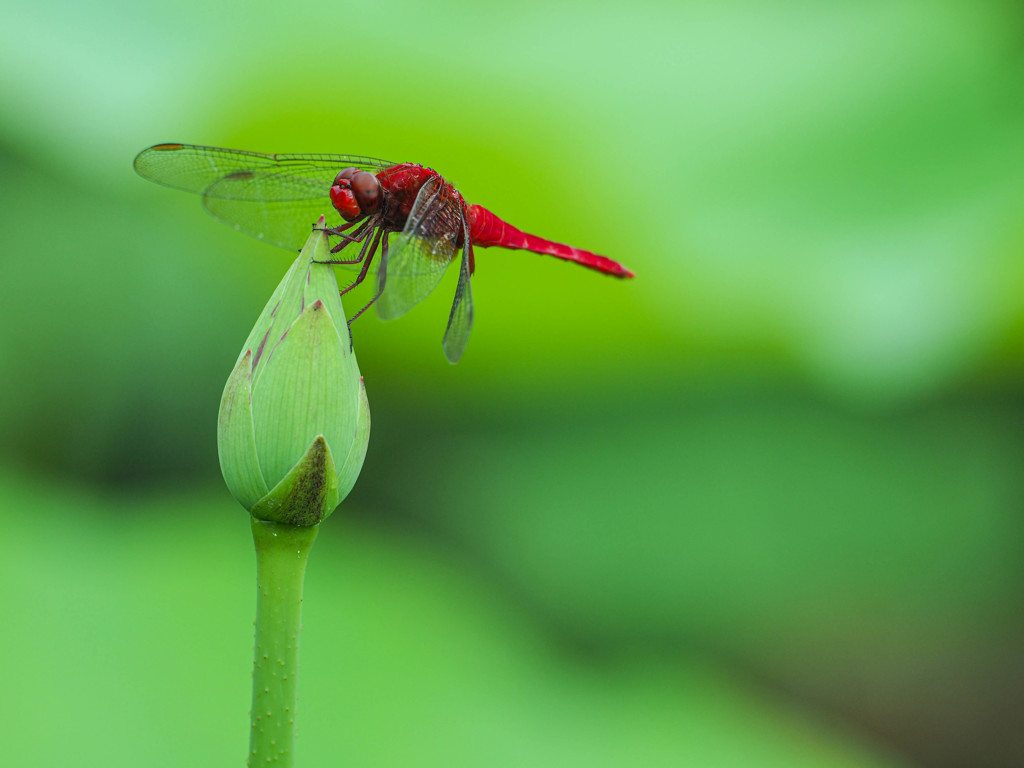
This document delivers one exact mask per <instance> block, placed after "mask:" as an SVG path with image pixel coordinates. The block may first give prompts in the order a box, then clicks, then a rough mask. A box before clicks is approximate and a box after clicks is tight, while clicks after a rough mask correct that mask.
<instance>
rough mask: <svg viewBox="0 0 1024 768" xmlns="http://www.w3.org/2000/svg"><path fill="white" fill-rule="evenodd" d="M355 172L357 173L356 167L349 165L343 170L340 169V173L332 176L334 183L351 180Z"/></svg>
mask: <svg viewBox="0 0 1024 768" xmlns="http://www.w3.org/2000/svg"><path fill="white" fill-rule="evenodd" d="M357 173H359V169H358V168H353V167H351V166H349V167H348V168H345V169H344V170H342V172H341V173H339V174H338V175H337V176H335V177H334V183H335V184H337V183H339V182H342V181H352V177H353V176H355V175H356V174H357Z"/></svg>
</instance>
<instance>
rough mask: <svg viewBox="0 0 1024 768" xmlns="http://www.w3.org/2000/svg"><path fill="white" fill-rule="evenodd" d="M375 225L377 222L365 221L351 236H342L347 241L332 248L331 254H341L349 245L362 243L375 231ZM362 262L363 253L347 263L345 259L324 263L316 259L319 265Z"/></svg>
mask: <svg viewBox="0 0 1024 768" xmlns="http://www.w3.org/2000/svg"><path fill="white" fill-rule="evenodd" d="M375 224H376V221H375V220H374V219H367V220H366V221H364V222H363V223H362V224H361V225H360V226H359V229H357V230H356V231H355V232H353V233H352V234H351V235H342V237H343V238H345V239H344V240H342V241H341V242H340V243H338V244H337V245H336V246H334V247H333V248H331V253H332V254H333V253H339V252H340V251H341V250H343V249H344V248H345V246H347V245H348V244H349V243H358V242H360V241H361V240H362V239H363V238H364V237H366V234H367V233H368V232H370V231H371V230H372V229H373V227H374V225H375ZM325 231H327V232H328V233H330V230H325ZM363 250H364V251H365V250H366V249H365V248H364V249H363ZM362 260H363V254H362V253H360V255H359V257H358V258H355V259H350V260H347V261H346V260H343V259H324V260H322V261H320V260H315V259H314V261H316V263H317V264H358V263H359V262H360V261H362Z"/></svg>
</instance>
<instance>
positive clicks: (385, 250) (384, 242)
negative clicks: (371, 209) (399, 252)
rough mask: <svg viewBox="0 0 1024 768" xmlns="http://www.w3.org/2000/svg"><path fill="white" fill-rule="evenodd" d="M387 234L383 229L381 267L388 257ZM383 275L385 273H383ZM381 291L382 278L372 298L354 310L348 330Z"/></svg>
mask: <svg viewBox="0 0 1024 768" xmlns="http://www.w3.org/2000/svg"><path fill="white" fill-rule="evenodd" d="M388 234H390V232H389V230H384V238H383V240H382V241H381V248H380V261H381V265H382V266H381V268H382V269H384V268H385V267H384V265H386V264H387V259H388V237H387V236H388ZM385 275H386V273H385ZM382 293H384V281H383V280H382V281H381V283H380V288H378V289H377V295H376V296H374V297H373V298H372V299H370V300H369V301H368V302H367V303H366V306H365V307H363V308H362V309H360V310H359V311H358V312H356V313H355V314H354V315H352V317H350V318H349V320H348V324H349V327H350V331H351V325H352V323H354V322H355V321H356V318H357V317H359V316H360V315H361V314H363V312H365V311H366V310H368V309H369V308H370V307H372V306H373V302H375V301H376V300H377V299H379V298H380V295H381V294H382ZM349 338H351V332H350V333H349Z"/></svg>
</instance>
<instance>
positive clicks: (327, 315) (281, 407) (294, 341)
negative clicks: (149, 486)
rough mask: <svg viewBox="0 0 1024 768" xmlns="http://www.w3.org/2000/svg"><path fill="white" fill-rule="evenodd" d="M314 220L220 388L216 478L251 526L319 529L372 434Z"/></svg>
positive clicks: (324, 243)
mask: <svg viewBox="0 0 1024 768" xmlns="http://www.w3.org/2000/svg"><path fill="white" fill-rule="evenodd" d="M323 226H324V219H323V218H322V217H321V219H320V221H319V223H318V227H320V228H321V229H314V230H313V232H312V234H311V235H310V236H309V239H308V240H307V241H306V245H305V246H304V247H303V249H302V251H301V253H300V254H299V257H298V258H297V259H296V260H295V263H294V264H292V267H291V269H290V270H288V274H286V275H285V276H284V279H282V280H281V283H280V285H278V286H277V290H275V291H274V294H273V296H271V297H270V301H269V302H268V303H267V306H266V308H265V309H264V310H263V313H262V314H261V315H260V318H259V320H257V321H256V325H255V326H254V327H253V329H252V333H250V334H249V338H248V339H247V340H246V342H245V346H243V347H242V352H241V354H240V355H239V357H238V362H237V363H236V365H235V369H234V371H232V373H231V376H230V377H229V378H228V382H227V385H226V386H225V387H224V396H223V397H222V398H221V403H220V418H219V422H218V428H217V450H218V454H219V456H220V467H221V472H222V473H223V475H224V480H225V482H226V483H227V486H228V489H229V490H230V491H231V493H232V495H233V496H234V497H235V498H236V499H238V501H239V502H240V503H241V504H242V506H244V507H245V508H246V509H247V510H249V512H250V513H251V514H252V516H253V517H254V518H255V519H257V520H265V521H268V522H275V523H285V524H289V525H299V526H310V525H317V524H319V523H320V522H321V521H322V520H323V519H324V518H325V517H327V516H328V515H329V514H331V512H333V511H334V509H335V508H336V507H337V506H338V504H340V503H341V501H342V499H344V498H345V497H346V496H347V495H348V493H349V491H350V490H352V486H353V485H355V482H356V478H357V477H358V476H359V470H360V469H361V468H362V465H363V459H364V457H365V456H366V446H367V443H368V441H369V438H370V406H369V403H368V401H367V399H366V389H365V387H364V386H363V379H362V377H361V376H360V375H359V366H358V364H357V363H356V357H355V353H354V351H353V348H352V341H351V337H350V336H349V330H348V324H347V322H346V316H345V310H344V308H343V307H342V304H341V296H340V295H339V293H338V282H337V278H336V277H335V274H334V267H332V266H329V265H326V264H318V263H316V262H318V261H325V260H328V259H330V258H331V255H330V244H329V242H328V239H327V233H326V232H324V231H323V230H322V227H323Z"/></svg>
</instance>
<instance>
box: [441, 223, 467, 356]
mask: <svg viewBox="0 0 1024 768" xmlns="http://www.w3.org/2000/svg"><path fill="white" fill-rule="evenodd" d="M462 231H463V237H464V240H463V241H462V242H463V245H462V264H461V266H460V268H459V284H458V286H457V287H456V288H455V301H454V302H452V313H451V314H450V315H449V316H448V327H447V328H446V329H445V332H444V341H443V342H442V343H441V346H442V347H443V348H444V356H445V357H447V358H448V362H450V363H452V364H454V363H457V362H459V358H461V357H462V353H463V352H465V351H466V344H467V343H468V342H469V332H470V331H471V330H473V291H472V289H471V288H470V285H469V280H470V275H469V263H470V261H471V259H472V253H473V241H472V240H471V239H470V237H469V227H468V226H467V225H466V222H465V220H463V222H462Z"/></svg>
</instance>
